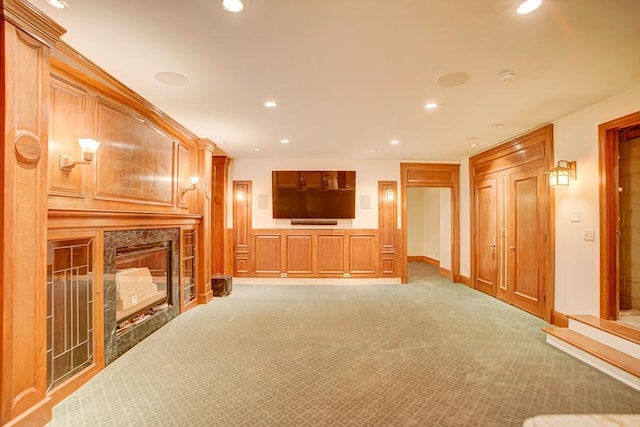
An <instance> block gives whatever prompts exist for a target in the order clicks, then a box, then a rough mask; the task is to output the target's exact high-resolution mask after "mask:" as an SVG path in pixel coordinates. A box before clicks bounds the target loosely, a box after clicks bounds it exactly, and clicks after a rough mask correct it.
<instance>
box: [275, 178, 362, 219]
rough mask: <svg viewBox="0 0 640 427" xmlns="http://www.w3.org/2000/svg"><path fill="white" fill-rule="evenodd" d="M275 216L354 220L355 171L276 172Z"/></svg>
mask: <svg viewBox="0 0 640 427" xmlns="http://www.w3.org/2000/svg"><path fill="white" fill-rule="evenodd" d="M271 187H272V197H273V203H272V205H273V217H274V218H286V219H353V218H355V217H356V172H355V171H273V172H272V173H271Z"/></svg>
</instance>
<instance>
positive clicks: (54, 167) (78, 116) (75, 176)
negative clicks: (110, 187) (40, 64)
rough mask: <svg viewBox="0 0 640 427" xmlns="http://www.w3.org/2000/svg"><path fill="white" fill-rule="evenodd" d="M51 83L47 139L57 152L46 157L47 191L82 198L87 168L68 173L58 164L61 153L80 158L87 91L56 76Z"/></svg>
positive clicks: (85, 132) (85, 124)
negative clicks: (79, 139)
mask: <svg viewBox="0 0 640 427" xmlns="http://www.w3.org/2000/svg"><path fill="white" fill-rule="evenodd" d="M50 85H51V88H50V89H51V96H50V99H51V104H50V107H49V115H50V118H51V119H50V121H49V139H50V140H51V141H54V142H55V145H56V149H57V152H56V154H57V155H51V156H49V168H48V174H49V180H48V182H49V188H48V190H49V194H60V195H66V196H70V197H84V188H85V186H84V183H85V176H86V174H87V173H88V171H87V170H86V168H83V167H78V168H75V169H74V170H73V171H72V172H69V171H64V170H62V169H60V167H59V166H60V156H62V155H64V156H68V157H70V158H72V159H80V156H81V150H80V145H79V144H78V138H81V137H83V136H85V135H87V93H86V92H85V91H83V90H81V89H78V88H76V87H74V86H71V85H69V84H66V83H64V82H62V81H59V80H55V79H51V83H50ZM50 148H51V149H52V150H53V144H52V147H50Z"/></svg>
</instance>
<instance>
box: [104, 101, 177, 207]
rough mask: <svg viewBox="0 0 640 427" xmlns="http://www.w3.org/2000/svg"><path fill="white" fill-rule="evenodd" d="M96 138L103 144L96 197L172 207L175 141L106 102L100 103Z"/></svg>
mask: <svg viewBox="0 0 640 427" xmlns="http://www.w3.org/2000/svg"><path fill="white" fill-rule="evenodd" d="M96 137H97V139H98V141H100V142H101V145H100V148H99V155H98V156H97V159H96V169H97V176H98V179H97V180H96V198H101V199H107V200H132V201H136V202H138V203H141V202H147V203H154V204H167V205H169V204H171V202H172V200H173V198H172V196H173V194H174V192H173V182H172V178H173V176H174V174H173V163H174V144H173V140H172V139H170V138H169V137H168V136H166V135H164V134H163V133H160V131H159V130H157V129H155V128H152V127H151V126H149V125H148V124H147V123H146V122H145V121H143V120H141V119H138V118H136V117H135V116H132V115H131V113H127V112H126V111H121V110H120V109H118V108H116V107H112V106H110V105H107V104H106V103H105V102H102V101H99V102H98V108H97V135H96ZM133 159H135V166H134V165H133V164H132V161H133ZM132 169H135V170H136V173H135V174H132V173H131V170H132Z"/></svg>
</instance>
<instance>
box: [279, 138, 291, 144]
mask: <svg viewBox="0 0 640 427" xmlns="http://www.w3.org/2000/svg"><path fill="white" fill-rule="evenodd" d="M280 143H281V144H288V143H289V140H288V139H281V140H280Z"/></svg>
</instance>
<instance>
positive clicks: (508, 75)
mask: <svg viewBox="0 0 640 427" xmlns="http://www.w3.org/2000/svg"><path fill="white" fill-rule="evenodd" d="M498 78H499V79H500V80H501V81H503V82H505V83H511V82H512V81H514V80H515V79H516V73H515V71H511V70H504V71H500V73H499V74H498Z"/></svg>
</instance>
